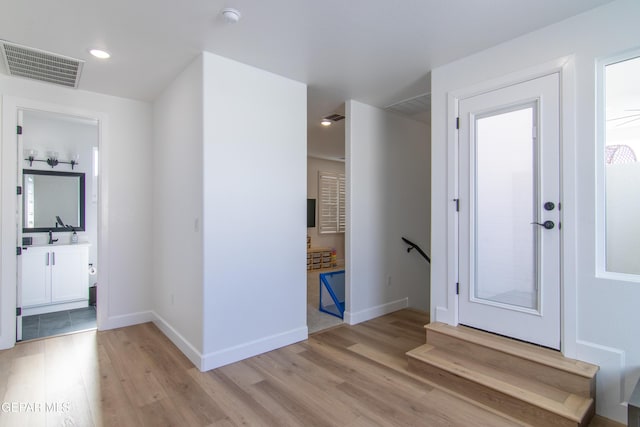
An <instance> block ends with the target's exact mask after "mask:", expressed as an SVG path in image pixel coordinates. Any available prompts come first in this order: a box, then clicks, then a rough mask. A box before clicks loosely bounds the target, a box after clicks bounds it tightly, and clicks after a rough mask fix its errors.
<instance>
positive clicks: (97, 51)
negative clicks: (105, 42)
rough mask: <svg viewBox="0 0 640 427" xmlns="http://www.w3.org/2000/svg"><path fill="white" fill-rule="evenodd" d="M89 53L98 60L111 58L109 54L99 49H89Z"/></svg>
mask: <svg viewBox="0 0 640 427" xmlns="http://www.w3.org/2000/svg"><path fill="white" fill-rule="evenodd" d="M89 53H90V54H91V55H93V56H95V57H96V58H100V59H108V58H111V54H110V53H109V52H107V51H105V50H100V49H91V50H89Z"/></svg>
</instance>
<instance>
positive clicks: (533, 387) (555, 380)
mask: <svg viewBox="0 0 640 427" xmlns="http://www.w3.org/2000/svg"><path fill="white" fill-rule="evenodd" d="M425 328H426V330H427V343H426V344H425V345H422V346H420V347H418V348H415V349H413V350H411V351H409V352H408V353H407V357H408V360H409V370H410V371H411V372H413V373H415V374H418V375H420V376H422V377H424V378H426V379H427V380H429V381H431V382H433V383H436V384H438V385H440V386H442V387H444V388H447V389H449V390H451V391H453V392H455V393H458V394H462V395H464V396H466V397H468V398H471V399H473V400H475V401H477V402H478V403H480V404H482V405H485V406H488V407H490V408H493V409H494V410H496V411H498V412H501V413H503V414H505V415H507V416H509V417H512V418H515V419H517V420H520V421H522V422H523V423H526V424H530V425H533V426H587V425H588V424H589V422H590V421H591V418H592V417H593V415H594V412H595V400H594V399H595V375H596V372H597V371H598V367H597V366H594V365H590V364H588V363H584V362H580V361H577V360H572V359H567V358H565V357H563V356H562V355H561V354H560V353H559V352H557V351H553V350H549V349H546V348H542V347H538V346H535V345H532V344H527V343H523V342H520V341H515V340H511V339H508V338H504V337H501V336H497V335H492V334H489V333H486V332H482V331H478V330H475V329H472V328H467V327H464V326H457V327H453V326H449V325H445V324H443V323H432V324H429V325H427V326H425Z"/></svg>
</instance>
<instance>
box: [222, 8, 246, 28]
mask: <svg viewBox="0 0 640 427" xmlns="http://www.w3.org/2000/svg"><path fill="white" fill-rule="evenodd" d="M222 17H223V18H224V20H225V21H227V22H228V23H230V24H235V23H236V22H238V21H239V20H240V18H242V15H241V14H240V11H239V10H238V9H234V8H232V7H227V8H226V9H222Z"/></svg>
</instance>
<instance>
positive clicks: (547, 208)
mask: <svg viewBox="0 0 640 427" xmlns="http://www.w3.org/2000/svg"><path fill="white" fill-rule="evenodd" d="M555 208H556V205H555V203H553V202H547V203H545V204H544V210H545V211H552V210H554V209H555Z"/></svg>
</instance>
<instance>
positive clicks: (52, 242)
mask: <svg viewBox="0 0 640 427" xmlns="http://www.w3.org/2000/svg"><path fill="white" fill-rule="evenodd" d="M57 241H58V239H54V238H53V231H52V230H49V244H50V245H53V244H54V243H55V242H57Z"/></svg>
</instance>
